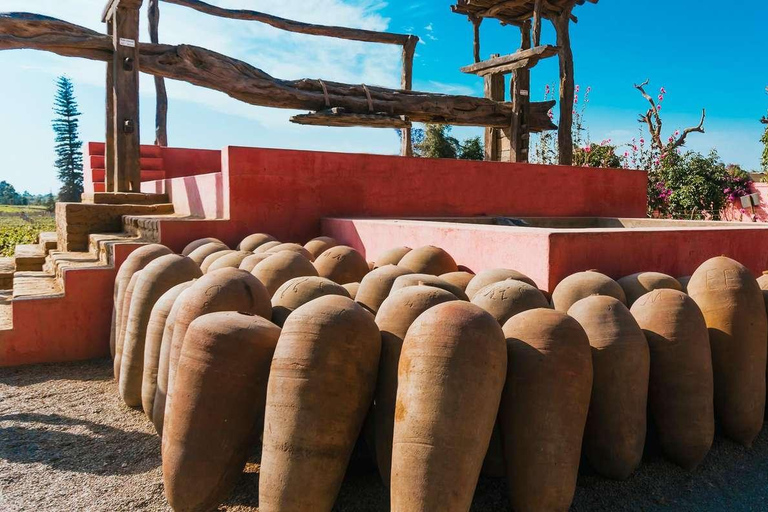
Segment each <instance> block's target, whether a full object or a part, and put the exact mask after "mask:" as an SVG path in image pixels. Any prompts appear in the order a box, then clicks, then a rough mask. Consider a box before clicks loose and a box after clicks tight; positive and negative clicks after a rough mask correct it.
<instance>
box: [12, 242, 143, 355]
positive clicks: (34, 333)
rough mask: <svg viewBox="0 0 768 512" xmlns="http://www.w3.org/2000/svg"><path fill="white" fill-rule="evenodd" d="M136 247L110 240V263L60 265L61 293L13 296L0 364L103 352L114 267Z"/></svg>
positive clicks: (107, 350)
mask: <svg viewBox="0 0 768 512" xmlns="http://www.w3.org/2000/svg"><path fill="white" fill-rule="evenodd" d="M138 247H140V245H138V244H117V245H115V267H114V268H110V267H99V268H90V269H70V270H66V271H65V273H64V286H65V289H66V295H65V296H63V297H54V298H50V299H36V300H14V302H13V329H12V330H6V331H0V366H18V365H23V364H37V363H45V362H64V361H78V360H83V359H92V358H96V357H106V356H108V355H109V331H110V322H111V319H112V290H113V285H114V281H115V275H116V273H117V270H116V269H117V268H119V266H120V265H122V263H123V262H124V261H125V258H127V257H128V255H129V254H130V253H131V252H133V251H134V250H135V249H137V248H138Z"/></svg>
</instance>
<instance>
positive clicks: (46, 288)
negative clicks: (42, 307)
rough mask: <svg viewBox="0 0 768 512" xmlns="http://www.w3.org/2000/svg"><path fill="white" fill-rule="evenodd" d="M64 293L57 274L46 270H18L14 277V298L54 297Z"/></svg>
mask: <svg viewBox="0 0 768 512" xmlns="http://www.w3.org/2000/svg"><path fill="white" fill-rule="evenodd" d="M63 294H64V290H63V287H62V286H61V283H60V282H59V280H58V279H56V276H55V275H53V274H49V273H48V272H44V271H42V270H41V271H36V272H16V274H15V275H14V278H13V300H14V301H15V300H18V299H32V298H36V297H46V298H50V297H54V296H61V295H63Z"/></svg>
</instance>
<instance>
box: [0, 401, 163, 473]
mask: <svg viewBox="0 0 768 512" xmlns="http://www.w3.org/2000/svg"><path fill="white" fill-rule="evenodd" d="M156 444H159V439H157V436H153V435H150V434H144V433H141V432H126V431H124V430H120V429H116V428H112V427H109V426H106V425H100V424H98V423H94V422H91V421H86V420H79V419H74V418H68V417H66V416H61V415H58V414H29V413H21V414H6V415H0V459H4V460H6V461H8V462H12V463H21V464H36V463H39V464H44V465H46V466H49V467H50V468H52V469H56V470H63V471H75V472H78V473H91V474H95V475H125V474H136V473H144V472H146V471H149V470H151V469H154V468H156V467H157V466H159V464H160V461H159V460H158V459H157V457H156V456H155V457H151V456H146V455H147V454H146V453H144V452H143V451H135V450H120V449H119V448H118V446H120V445H122V446H125V447H134V448H135V447H138V446H147V445H156Z"/></svg>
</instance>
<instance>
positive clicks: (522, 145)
mask: <svg viewBox="0 0 768 512" xmlns="http://www.w3.org/2000/svg"><path fill="white" fill-rule="evenodd" d="M520 36H521V39H522V41H521V43H520V50H521V51H525V50H528V49H530V48H531V23H530V21H528V22H526V23H524V24H523V26H522V27H520ZM530 89H531V70H530V68H520V69H516V70H515V71H513V72H512V83H511V91H510V96H511V98H512V109H513V113H512V124H511V127H510V134H509V139H510V151H509V160H510V161H511V162H527V161H528V149H529V147H530V132H529V130H528V117H529V110H530V103H531V98H530Z"/></svg>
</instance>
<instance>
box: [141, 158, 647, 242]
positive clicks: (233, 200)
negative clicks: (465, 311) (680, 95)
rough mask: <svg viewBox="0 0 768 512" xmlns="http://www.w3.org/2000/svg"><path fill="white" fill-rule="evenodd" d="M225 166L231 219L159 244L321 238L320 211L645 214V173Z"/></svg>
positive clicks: (336, 161) (398, 164)
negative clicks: (253, 236) (257, 235)
mask: <svg viewBox="0 0 768 512" xmlns="http://www.w3.org/2000/svg"><path fill="white" fill-rule="evenodd" d="M222 169H223V172H222V195H221V209H222V211H223V217H224V218H228V219H229V220H230V222H227V223H220V225H219V223H209V222H205V223H199V224H198V226H196V227H194V228H191V227H190V226H189V225H184V224H183V223H179V222H167V221H164V222H162V223H161V233H162V239H163V243H165V244H167V245H169V246H170V247H172V248H173V249H179V248H181V247H183V246H184V244H185V243H186V242H188V241H189V240H192V239H194V238H196V237H203V236H216V237H218V238H221V239H222V240H223V241H224V242H226V243H228V244H236V243H237V242H238V241H239V240H240V239H242V238H243V237H244V236H246V235H247V234H249V233H253V232H257V231H264V232H268V233H271V234H273V235H274V236H276V237H278V238H280V239H281V240H285V241H299V242H302V241H306V240H307V239H309V238H312V237H314V236H318V235H319V234H320V230H321V228H320V220H321V219H322V218H323V217H336V216H345V217H353V216H354V217H418V216H422V217H423V216H438V217H439V216H476V215H520V216H566V217H567V216H611V217H616V216H621V217H644V216H645V210H646V180H647V176H646V173H644V172H641V171H627V170H622V169H591V168H583V167H563V166H544V165H532V164H513V163H496V162H471V161H464V160H433V159H423V158H403V157H399V156H381V155H365V154H347V153H326V152H317V151H292V150H281V149H260V148H243V147H227V148H225V149H224V151H223V152H222ZM200 185H201V183H200V182H195V183H193V182H190V181H189V180H187V183H185V184H184V186H185V187H189V186H198V187H199V186H200ZM153 186H155V185H152V184H147V185H146V187H145V188H147V187H153ZM178 186H179V185H178V184H176V185H169V186H168V188H170V189H173V188H174V187H178ZM186 193H187V194H188V195H191V196H195V195H199V196H204V195H206V194H212V193H213V192H212V191H210V190H207V191H206V190H202V189H198V190H193V191H189V189H188V188H187V192H186ZM175 202H176V199H174V203H175ZM179 207H180V208H181V209H182V210H184V211H186V209H189V208H190V207H189V205H185V204H180V205H179ZM203 228H204V229H205V230H206V231H203V230H202V229H203Z"/></svg>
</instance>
